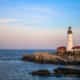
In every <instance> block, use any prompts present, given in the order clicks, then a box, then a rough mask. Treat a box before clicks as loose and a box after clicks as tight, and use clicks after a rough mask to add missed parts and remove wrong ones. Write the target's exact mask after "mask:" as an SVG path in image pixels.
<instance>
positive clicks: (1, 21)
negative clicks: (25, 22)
mask: <svg viewBox="0 0 80 80" xmlns="http://www.w3.org/2000/svg"><path fill="white" fill-rule="evenodd" d="M15 21H19V19H0V23H5V22H15Z"/></svg>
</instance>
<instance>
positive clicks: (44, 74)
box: [30, 70, 51, 76]
mask: <svg viewBox="0 0 80 80" xmlns="http://www.w3.org/2000/svg"><path fill="white" fill-rule="evenodd" d="M30 74H32V75H41V76H50V75H51V73H50V72H49V71H48V70H38V71H32V72H31V73H30Z"/></svg>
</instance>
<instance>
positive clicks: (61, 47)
mask: <svg viewBox="0 0 80 80" xmlns="http://www.w3.org/2000/svg"><path fill="white" fill-rule="evenodd" d="M57 49H66V47H64V46H60V47H58V48H57Z"/></svg>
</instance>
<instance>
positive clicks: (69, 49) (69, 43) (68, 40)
mask: <svg viewBox="0 0 80 80" xmlns="http://www.w3.org/2000/svg"><path fill="white" fill-rule="evenodd" d="M72 47H73V39H72V29H71V27H70V26H69V28H68V37H67V51H73V49H72Z"/></svg>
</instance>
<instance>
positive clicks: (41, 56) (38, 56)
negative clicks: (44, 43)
mask: <svg viewBox="0 0 80 80" xmlns="http://www.w3.org/2000/svg"><path fill="white" fill-rule="evenodd" d="M33 55H34V57H35V60H43V61H46V60H55V59H56V56H55V55H54V56H53V55H52V54H50V53H49V52H36V53H34V54H33Z"/></svg>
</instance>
